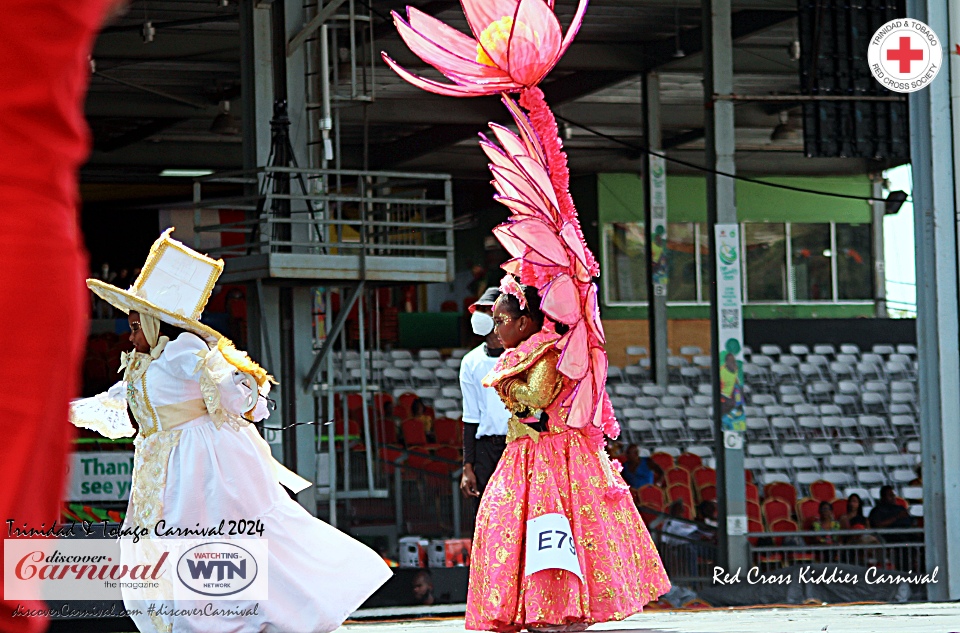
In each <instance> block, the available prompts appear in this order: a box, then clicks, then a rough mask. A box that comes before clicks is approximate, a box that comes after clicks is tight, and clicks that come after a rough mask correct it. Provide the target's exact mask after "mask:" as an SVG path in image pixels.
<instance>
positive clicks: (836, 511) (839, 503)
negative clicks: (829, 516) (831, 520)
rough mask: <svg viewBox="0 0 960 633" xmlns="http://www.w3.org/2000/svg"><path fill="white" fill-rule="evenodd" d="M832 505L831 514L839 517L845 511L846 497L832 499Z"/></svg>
mask: <svg viewBox="0 0 960 633" xmlns="http://www.w3.org/2000/svg"><path fill="white" fill-rule="evenodd" d="M832 505H833V516H835V517H838V518H839V517H842V516H843V515H845V514H846V513H847V500H846V499H834V501H833V504H832Z"/></svg>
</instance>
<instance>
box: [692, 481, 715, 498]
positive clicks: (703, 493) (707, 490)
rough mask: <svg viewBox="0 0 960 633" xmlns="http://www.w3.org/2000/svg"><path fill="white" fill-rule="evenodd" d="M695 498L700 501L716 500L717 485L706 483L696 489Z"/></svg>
mask: <svg viewBox="0 0 960 633" xmlns="http://www.w3.org/2000/svg"><path fill="white" fill-rule="evenodd" d="M697 499H699V500H700V502H704V501H716V500H717V487H716V486H714V485H712V484H711V485H707V486H704V487H703V488H701V489H700V490H699V491H697Z"/></svg>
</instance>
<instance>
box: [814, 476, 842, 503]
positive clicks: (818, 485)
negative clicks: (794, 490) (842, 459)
mask: <svg viewBox="0 0 960 633" xmlns="http://www.w3.org/2000/svg"><path fill="white" fill-rule="evenodd" d="M810 497H811V498H813V499H815V500H816V501H833V500H834V499H836V497H837V489H836V488H835V487H834V485H833V484H832V483H830V482H829V481H826V480H823V479H820V480H817V481H815V482H813V483H812V484H810Z"/></svg>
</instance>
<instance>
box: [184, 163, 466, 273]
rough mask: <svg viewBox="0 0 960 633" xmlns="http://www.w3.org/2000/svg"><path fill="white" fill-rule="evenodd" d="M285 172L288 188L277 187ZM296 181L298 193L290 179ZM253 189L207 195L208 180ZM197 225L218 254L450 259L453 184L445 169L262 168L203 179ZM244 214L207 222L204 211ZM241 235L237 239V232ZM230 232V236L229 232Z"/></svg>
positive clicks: (198, 191)
mask: <svg viewBox="0 0 960 633" xmlns="http://www.w3.org/2000/svg"><path fill="white" fill-rule="evenodd" d="M279 179H285V180H286V184H285V185H284V186H283V187H276V186H273V185H274V183H275V182H276V181H277V180H279ZM291 182H295V183H298V184H299V189H300V192H299V193H295V192H294V190H295V189H296V188H292V187H291V186H290V184H291ZM224 185H243V186H244V187H245V188H246V189H247V190H251V191H253V192H255V193H251V194H247V195H240V196H233V197H213V198H210V197H206V196H205V191H204V187H207V188H208V191H209V187H210V186H214V187H216V188H217V189H218V190H220V191H222V187H223V186H224ZM193 208H194V224H195V227H194V231H195V239H196V241H197V242H198V244H199V242H200V241H202V240H203V239H204V237H205V236H209V235H216V236H217V237H219V238H220V239H219V242H220V244H221V246H218V247H215V248H209V249H206V250H207V251H208V253H209V254H210V255H211V256H213V257H222V256H246V255H258V254H265V253H281V252H282V253H297V254H324V255H326V254H329V255H360V256H361V257H363V256H392V257H432V258H446V259H447V260H448V266H449V267H450V269H451V270H452V266H453V189H452V181H451V177H450V176H449V175H448V174H425V173H410V172H386V171H358V170H344V169H341V170H333V169H300V168H291V167H260V168H258V169H256V170H250V171H236V172H223V173H218V174H214V175H211V176H206V177H203V178H198V179H197V180H196V182H195V183H194V200H193ZM205 210H231V211H244V212H245V215H246V217H245V219H243V220H237V221H233V222H222V223H218V224H203V211H205ZM238 236H239V239H238ZM224 238H226V239H224Z"/></svg>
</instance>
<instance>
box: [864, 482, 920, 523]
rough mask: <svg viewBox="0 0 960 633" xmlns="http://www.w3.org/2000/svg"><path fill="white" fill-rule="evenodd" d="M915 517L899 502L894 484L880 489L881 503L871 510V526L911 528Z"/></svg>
mask: <svg viewBox="0 0 960 633" xmlns="http://www.w3.org/2000/svg"><path fill="white" fill-rule="evenodd" d="M913 523H914V522H913V517H911V516H910V513H909V512H907V509H906V508H904V507H903V506H901V505H899V504H897V495H896V494H895V493H894V492H893V486H884V487H883V488H881V489H880V503H878V504H877V507H875V508H874V509H873V510H872V511H871V512H870V527H872V528H876V529H883V528H911V527H913Z"/></svg>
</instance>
